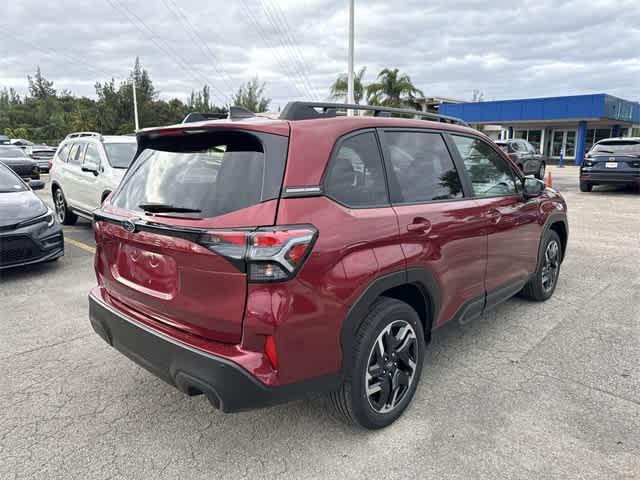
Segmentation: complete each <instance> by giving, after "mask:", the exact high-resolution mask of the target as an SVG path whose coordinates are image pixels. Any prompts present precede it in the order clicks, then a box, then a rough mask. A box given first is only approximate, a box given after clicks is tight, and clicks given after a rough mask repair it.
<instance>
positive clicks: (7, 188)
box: [0, 164, 27, 193]
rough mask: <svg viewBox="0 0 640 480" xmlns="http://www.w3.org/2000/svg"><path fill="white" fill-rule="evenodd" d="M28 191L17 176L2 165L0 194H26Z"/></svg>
mask: <svg viewBox="0 0 640 480" xmlns="http://www.w3.org/2000/svg"><path fill="white" fill-rule="evenodd" d="M26 189H27V187H25V185H24V183H23V182H22V180H20V179H19V178H18V176H17V175H14V173H13V172H12V171H11V170H9V169H8V168H7V167H5V166H4V165H2V164H0V193H7V192H24V191H25V190H26Z"/></svg>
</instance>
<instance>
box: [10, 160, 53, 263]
mask: <svg viewBox="0 0 640 480" xmlns="http://www.w3.org/2000/svg"><path fill="white" fill-rule="evenodd" d="M43 188H44V182H43V181H41V180H33V181H31V182H30V183H29V184H27V183H25V182H24V181H23V180H22V179H21V178H20V177H19V176H18V175H16V173H15V172H14V171H13V170H11V169H10V168H9V167H7V166H6V165H4V164H3V163H2V162H0V269H5V268H10V267H18V266H22V265H29V264H32V263H39V262H47V261H53V260H57V259H58V258H60V257H61V256H63V255H64V237H63V234H62V227H60V225H59V224H58V222H56V219H55V215H54V212H53V211H52V210H51V209H50V208H48V207H47V206H46V205H45V203H44V202H43V201H42V200H40V198H38V196H37V195H36V194H35V193H33V191H32V190H40V189H43Z"/></svg>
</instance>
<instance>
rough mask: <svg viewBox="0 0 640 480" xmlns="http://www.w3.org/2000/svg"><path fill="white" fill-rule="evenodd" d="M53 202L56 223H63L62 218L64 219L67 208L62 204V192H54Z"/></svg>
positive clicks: (58, 190)
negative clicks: (56, 218)
mask: <svg viewBox="0 0 640 480" xmlns="http://www.w3.org/2000/svg"><path fill="white" fill-rule="evenodd" d="M53 202H54V204H55V207H56V215H57V217H58V221H59V222H60V223H64V218H65V214H66V210H67V208H66V205H65V203H64V196H63V195H62V190H60V189H57V190H56V195H55V198H54V200H53Z"/></svg>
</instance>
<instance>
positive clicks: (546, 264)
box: [520, 230, 562, 302]
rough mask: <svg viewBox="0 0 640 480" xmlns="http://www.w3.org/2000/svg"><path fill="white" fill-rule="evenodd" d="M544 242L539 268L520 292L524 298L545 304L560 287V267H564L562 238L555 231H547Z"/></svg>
mask: <svg viewBox="0 0 640 480" xmlns="http://www.w3.org/2000/svg"><path fill="white" fill-rule="evenodd" d="M542 241H543V244H542V252H543V253H542V256H541V257H540V260H539V261H538V267H537V269H536V271H535V273H534V274H533V276H532V277H531V280H529V282H528V283H527V284H526V285H525V286H524V288H523V289H522V292H520V293H521V295H522V296H523V297H525V298H528V299H529V300H534V301H536V302H544V301H546V300H548V299H550V298H551V296H552V295H553V292H555V290H556V286H557V285H558V277H559V276H560V266H561V265H562V241H561V240H560V236H559V235H558V234H557V233H556V232H555V231H553V230H547V232H546V233H545V234H544V237H543V239H542ZM553 245H555V247H554V246H553ZM554 252H555V253H554ZM550 276H551V277H550Z"/></svg>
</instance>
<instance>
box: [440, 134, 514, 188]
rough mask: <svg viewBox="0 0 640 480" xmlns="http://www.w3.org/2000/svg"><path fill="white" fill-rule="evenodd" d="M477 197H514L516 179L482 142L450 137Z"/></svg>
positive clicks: (505, 163)
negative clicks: (462, 161)
mask: <svg viewBox="0 0 640 480" xmlns="http://www.w3.org/2000/svg"><path fill="white" fill-rule="evenodd" d="M452 138H453V141H454V142H455V144H456V146H457V147H458V151H459V152H460V155H461V156H462V159H463V160H464V167H465V169H466V170H467V173H468V174H469V177H470V178H471V183H472V184H473V190H474V193H475V195H476V196H477V197H496V196H501V195H516V194H517V193H518V190H517V188H516V177H515V174H514V173H513V171H512V170H511V167H510V166H509V165H508V164H507V162H506V161H505V160H504V159H503V158H502V157H501V156H500V155H499V154H498V153H497V152H496V151H495V150H493V148H491V146H490V145H489V144H488V143H486V142H485V141H483V140H480V139H477V138H471V137H461V136H458V135H453V136H452Z"/></svg>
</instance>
